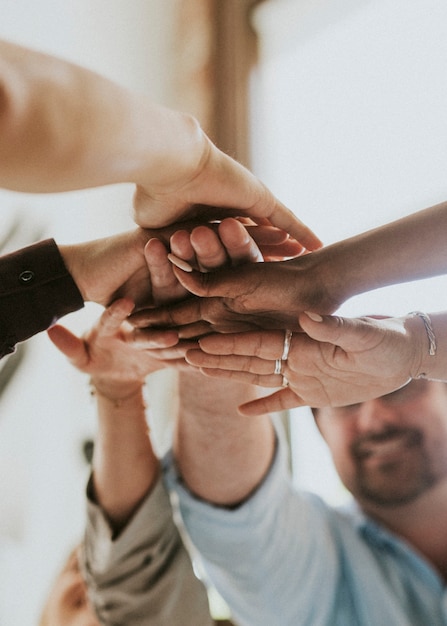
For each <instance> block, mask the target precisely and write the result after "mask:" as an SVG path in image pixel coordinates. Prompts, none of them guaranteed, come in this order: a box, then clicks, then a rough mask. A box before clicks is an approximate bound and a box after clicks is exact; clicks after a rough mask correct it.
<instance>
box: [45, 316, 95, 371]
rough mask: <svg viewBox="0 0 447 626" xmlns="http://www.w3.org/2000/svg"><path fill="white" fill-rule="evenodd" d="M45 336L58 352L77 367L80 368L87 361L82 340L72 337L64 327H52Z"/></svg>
mask: <svg viewBox="0 0 447 626" xmlns="http://www.w3.org/2000/svg"><path fill="white" fill-rule="evenodd" d="M47 335H48V337H49V338H50V339H51V341H52V342H53V344H54V345H55V346H56V348H57V349H58V350H60V351H61V352H62V354H65V356H66V357H67V358H68V359H69V360H70V361H71V362H72V363H73V365H75V366H77V367H82V366H83V365H85V364H86V363H87V361H88V354H87V350H86V347H85V344H84V342H83V341H82V339H80V338H79V337H77V336H76V335H74V334H73V333H72V332H71V331H69V330H68V329H67V328H65V327H64V326H59V325H56V326H52V327H51V328H49V329H48V330H47Z"/></svg>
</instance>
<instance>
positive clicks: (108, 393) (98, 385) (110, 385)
mask: <svg viewBox="0 0 447 626" xmlns="http://www.w3.org/2000/svg"><path fill="white" fill-rule="evenodd" d="M143 388H144V383H142V382H140V381H137V382H135V381H128V382H120V383H117V382H116V381H114V380H112V381H105V380H101V379H95V378H93V377H92V378H91V379H90V394H91V395H92V396H95V397H97V398H101V399H102V400H106V401H107V402H109V403H111V404H113V406H114V407H115V408H120V407H122V406H125V405H127V404H131V403H132V402H134V401H140V400H142V399H143Z"/></svg>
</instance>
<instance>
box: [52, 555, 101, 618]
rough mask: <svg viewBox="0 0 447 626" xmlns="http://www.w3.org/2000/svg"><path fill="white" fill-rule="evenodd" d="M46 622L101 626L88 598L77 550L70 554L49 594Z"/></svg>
mask: <svg viewBox="0 0 447 626" xmlns="http://www.w3.org/2000/svg"><path fill="white" fill-rule="evenodd" d="M45 615H46V618H47V619H46V622H45V623H48V624H49V625H51V626H100V623H99V621H98V618H97V617H96V615H95V612H94V610H93V608H92V606H91V604H90V602H89V600H88V597H87V589H86V585H85V582H84V579H83V578H82V575H81V572H80V571H79V562H78V557H77V552H73V553H72V554H71V555H70V558H69V559H68V561H67V563H66V565H65V567H64V569H63V570H62V572H61V573H60V574H59V576H58V577H57V579H56V581H55V584H54V586H53V588H52V590H51V593H50V595H49V598H48V601H47V605H46V609H45Z"/></svg>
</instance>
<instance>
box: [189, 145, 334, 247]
mask: <svg viewBox="0 0 447 626" xmlns="http://www.w3.org/2000/svg"><path fill="white" fill-rule="evenodd" d="M215 157H217V158H215ZM208 165H209V168H208V171H207V173H208V174H211V172H212V173H213V174H214V176H213V179H214V184H213V194H214V195H215V197H219V196H221V197H222V198H225V204H226V206H233V207H239V208H240V209H243V211H242V213H243V214H244V215H246V216H249V217H251V218H253V219H254V220H255V221H257V220H258V219H264V220H265V219H267V220H269V222H270V223H271V224H273V226H277V227H278V228H282V229H283V230H285V231H286V232H288V233H290V234H291V235H292V236H293V237H295V239H297V241H299V242H300V243H302V244H303V246H304V247H305V248H307V249H308V250H316V249H317V248H320V247H321V245H322V243H321V241H320V240H319V239H318V237H317V236H316V235H315V234H314V233H313V232H312V230H311V229H310V228H308V227H307V226H305V225H304V224H303V222H301V220H299V219H298V218H297V217H296V216H295V214H294V213H293V212H292V211H291V210H290V209H288V208H286V207H285V206H284V204H282V203H281V202H279V200H277V198H275V197H274V195H273V194H272V193H271V192H270V191H269V190H268V189H267V187H266V186H265V185H263V184H262V183H261V182H260V181H259V180H258V179H257V178H256V177H255V176H253V174H251V173H250V172H248V171H247V170H246V168H244V167H243V166H242V165H240V164H239V163H237V162H235V161H234V160H233V159H231V157H227V156H226V155H224V156H222V153H219V151H218V149H217V148H216V147H215V146H212V147H211V150H210V156H209V160H208ZM210 170H211V171H210ZM196 182H198V180H196ZM241 189H245V190H246V198H245V201H246V204H245V205H244V201H243V200H242V201H241V193H240V190H241ZM213 204H218V203H216V202H213ZM240 214H241V213H239V215H240Z"/></svg>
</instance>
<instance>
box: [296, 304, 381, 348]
mask: <svg viewBox="0 0 447 626" xmlns="http://www.w3.org/2000/svg"><path fill="white" fill-rule="evenodd" d="M299 321H300V324H302V329H303V330H304V332H305V333H306V334H308V335H309V337H311V338H312V339H315V340H316V341H319V342H325V343H330V344H333V345H336V346H339V347H340V348H342V349H343V350H346V351H355V352H360V351H363V350H367V349H368V348H371V347H373V346H374V345H375V344H376V343H377V341H378V334H377V326H376V324H375V322H374V320H373V319H372V318H354V319H349V318H346V317H340V316H337V315H319V314H317V313H309V312H307V313H303V314H301V315H300V316H299Z"/></svg>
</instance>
